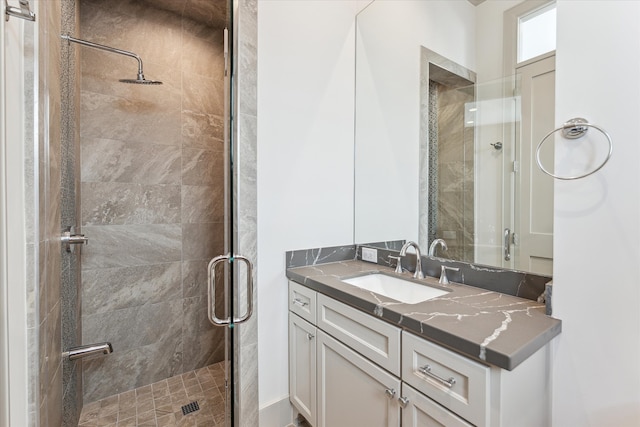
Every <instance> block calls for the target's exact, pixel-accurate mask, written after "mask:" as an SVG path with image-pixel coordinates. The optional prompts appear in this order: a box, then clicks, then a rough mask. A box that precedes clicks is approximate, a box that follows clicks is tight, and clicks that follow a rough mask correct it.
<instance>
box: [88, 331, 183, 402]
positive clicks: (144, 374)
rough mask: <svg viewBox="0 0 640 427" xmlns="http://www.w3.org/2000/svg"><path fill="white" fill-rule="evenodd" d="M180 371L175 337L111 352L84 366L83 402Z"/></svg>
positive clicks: (180, 349) (89, 361)
mask: <svg viewBox="0 0 640 427" xmlns="http://www.w3.org/2000/svg"><path fill="white" fill-rule="evenodd" d="M181 371H182V343H181V342H180V338H179V337H175V336H174V337H171V340H168V341H159V342H157V343H154V344H151V345H147V346H144V347H137V348H135V349H133V350H129V351H124V350H120V351H118V350H117V349H115V350H114V352H113V353H112V354H110V355H109V356H107V357H102V358H95V359H91V360H87V361H86V362H85V363H84V366H83V376H84V403H85V405H86V404H87V403H90V402H95V401H97V400H100V399H102V398H105V397H108V396H112V395H114V394H117V393H121V392H125V391H128V390H132V389H134V388H137V387H141V386H144V385H148V384H152V383H154V382H157V381H160V380H163V379H166V378H169V377H172V376H174V375H176V374H178V373H181Z"/></svg>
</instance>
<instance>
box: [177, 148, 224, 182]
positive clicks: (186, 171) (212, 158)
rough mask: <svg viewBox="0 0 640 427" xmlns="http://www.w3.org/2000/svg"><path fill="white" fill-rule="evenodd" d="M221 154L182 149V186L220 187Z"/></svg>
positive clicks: (222, 172)
mask: <svg viewBox="0 0 640 427" xmlns="http://www.w3.org/2000/svg"><path fill="white" fill-rule="evenodd" d="M223 160H224V159H223V154H222V153H221V152H217V151H210V150H198V149H192V148H184V149H183V150H182V184H183V185H222V183H223V182H224V163H223Z"/></svg>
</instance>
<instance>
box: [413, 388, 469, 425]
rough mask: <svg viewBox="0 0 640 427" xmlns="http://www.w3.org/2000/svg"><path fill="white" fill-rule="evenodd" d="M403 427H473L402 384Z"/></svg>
mask: <svg viewBox="0 0 640 427" xmlns="http://www.w3.org/2000/svg"><path fill="white" fill-rule="evenodd" d="M402 401H403V402H404V404H405V406H404V408H402V427H472V424H469V423H468V422H466V421H465V420H463V419H462V418H460V417H458V416H457V415H455V414H454V413H453V412H451V411H449V410H448V409H446V408H444V407H442V406H440V405H439V404H437V403H436V402H434V401H433V400H431V399H429V398H428V397H426V396H425V395H424V394H422V393H420V392H418V391H416V390H415V389H413V388H412V387H410V386H408V385H407V384H405V383H402Z"/></svg>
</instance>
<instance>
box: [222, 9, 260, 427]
mask: <svg viewBox="0 0 640 427" xmlns="http://www.w3.org/2000/svg"><path fill="white" fill-rule="evenodd" d="M227 4H228V6H227V7H228V10H229V18H230V19H229V22H228V28H229V37H228V44H227V49H228V59H227V64H228V65H227V66H228V76H229V77H228V81H226V82H225V92H226V93H228V95H229V96H228V97H226V96H225V109H227V111H226V112H225V113H226V114H225V123H226V124H227V126H226V127H225V132H226V135H225V150H226V152H225V168H227V170H226V171H225V176H226V179H225V196H226V197H225V200H226V203H227V207H226V209H225V214H226V215H228V218H227V219H226V220H225V228H226V229H225V250H226V252H227V253H228V254H233V255H235V254H239V255H244V256H246V257H247V258H249V259H250V260H251V261H252V262H253V264H254V265H255V263H256V257H257V251H256V249H257V245H256V244H255V242H256V240H257V199H256V197H255V194H256V185H257V184H256V158H255V151H256V150H255V146H256V135H255V133H253V132H250V131H249V129H250V122H251V120H254V121H255V120H256V115H255V109H256V104H257V100H256V98H255V91H253V90H246V89H245V88H250V87H255V85H256V84H257V82H256V73H251V72H248V73H239V71H240V67H239V64H242V65H243V68H242V70H241V71H251V67H253V69H254V70H255V69H256V68H257V64H256V63H255V58H256V49H255V46H256V37H257V32H256V26H257V1H256V0H243V1H239V0H228V3H227ZM241 125H242V126H241ZM246 125H249V126H247V127H245V126H246ZM245 129H246V131H245ZM228 265H229V267H230V268H229V269H228V271H229V275H228V277H225V285H226V289H225V290H226V291H227V292H225V295H226V298H227V300H228V301H227V302H228V304H227V307H229V311H230V313H229V314H230V315H231V318H233V317H239V316H241V315H243V314H244V313H245V311H246V308H245V307H246V306H247V304H246V302H247V301H246V298H247V294H246V293H245V292H246V290H247V288H246V287H245V283H247V277H246V274H247V270H246V269H245V268H238V269H235V270H234V268H233V267H234V263H230V264H228ZM255 271H256V270H255V269H253V278H252V279H253V283H255V282H256V273H255ZM252 298H253V300H252V301H253V307H254V308H253V315H252V316H251V317H250V318H249V319H248V320H247V321H246V322H244V323H242V324H232V325H230V327H227V328H226V337H225V338H226V344H227V346H228V347H227V348H226V350H227V358H228V359H227V360H228V364H227V369H226V372H225V379H226V381H227V388H226V392H227V396H226V397H227V401H226V410H227V411H228V412H227V414H225V415H226V416H227V418H226V420H225V422H226V423H227V425H228V426H229V427H244V426H255V425H258V419H259V417H258V390H257V388H258V378H257V372H258V369H257V366H258V361H257V358H256V357H255V356H256V354H257V332H256V331H257V306H256V302H257V293H256V292H253V296H252Z"/></svg>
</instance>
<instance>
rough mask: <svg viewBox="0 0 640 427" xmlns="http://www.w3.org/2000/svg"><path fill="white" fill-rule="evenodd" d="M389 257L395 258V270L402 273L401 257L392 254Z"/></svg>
mask: <svg viewBox="0 0 640 427" xmlns="http://www.w3.org/2000/svg"><path fill="white" fill-rule="evenodd" d="M389 258H390V259H395V260H396V269H395V272H396V273H402V263H401V262H400V259H401V257H399V256H393V255H389Z"/></svg>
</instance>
